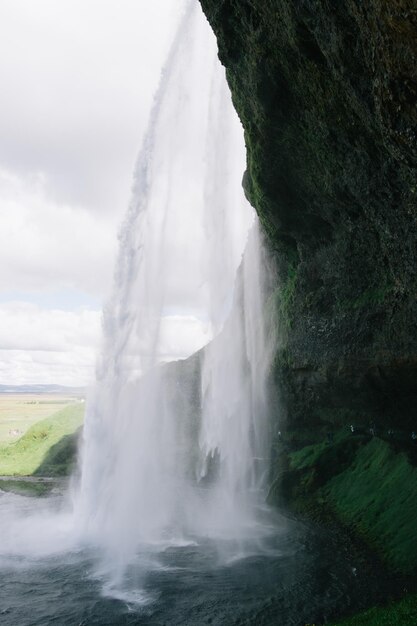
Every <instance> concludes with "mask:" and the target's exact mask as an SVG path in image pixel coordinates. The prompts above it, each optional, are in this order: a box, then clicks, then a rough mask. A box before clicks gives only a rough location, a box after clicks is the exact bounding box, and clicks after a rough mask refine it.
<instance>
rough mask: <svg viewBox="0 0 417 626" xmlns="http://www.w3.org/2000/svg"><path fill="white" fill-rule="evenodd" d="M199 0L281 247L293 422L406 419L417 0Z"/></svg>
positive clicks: (415, 362)
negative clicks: (214, 37)
mask: <svg viewBox="0 0 417 626" xmlns="http://www.w3.org/2000/svg"><path fill="white" fill-rule="evenodd" d="M200 2H201V5H202V7H203V10H204V11H205V13H206V15H207V17H208V19H209V22H210V24H211V25H212V27H213V30H214V32H215V34H216V36H217V39H218V45H219V56H220V59H221V61H222V63H223V64H224V65H225V67H226V72H227V78H228V82H229V85H230V87H231V91H232V97H233V101H234V105H235V107H236V110H237V112H238V114H239V116H240V119H241V121H242V124H243V127H244V130H245V139H246V146H247V171H246V173H245V176H244V187H245V191H246V194H247V196H248V198H249V200H250V202H251V203H252V204H253V206H254V207H255V208H256V210H257V212H258V214H259V216H260V218H261V222H262V224H263V227H264V230H265V232H266V233H267V235H268V238H269V243H270V247H271V250H272V253H273V255H274V258H275V260H276V265H277V281H276V286H275V290H274V292H273V293H272V295H271V307H273V309H274V311H275V314H274V315H275V319H276V324H277V325H279V331H280V346H279V349H278V351H277V354H276V359H275V368H274V376H275V380H276V383H277V385H279V387H280V389H281V394H282V397H283V399H284V401H285V406H286V407H287V409H286V412H287V416H288V424H290V425H291V428H293V427H297V428H299V429H302V428H303V427H305V428H307V429H311V428H312V427H313V428H316V427H320V428H327V427H329V425H331V426H332V427H333V426H334V427H337V426H340V425H343V424H346V423H349V422H351V421H355V422H357V423H358V422H359V423H360V424H363V425H366V424H368V423H369V422H376V424H377V425H379V426H381V427H384V428H385V427H387V426H391V425H394V426H397V427H401V428H403V429H415V428H417V303H416V294H417V276H416V272H417V141H416V135H417V107H416V100H417V97H416V96H417V7H416V4H415V1H414V0H365V1H363V0H344V1H343V2H328V1H327V0H297V1H296V2H295V1H294V0H200ZM281 428H282V424H281Z"/></svg>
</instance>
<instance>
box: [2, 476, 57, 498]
mask: <svg viewBox="0 0 417 626" xmlns="http://www.w3.org/2000/svg"><path fill="white" fill-rule="evenodd" d="M52 487H53V484H51V483H44V482H32V481H31V482H28V480H21V481H20V480H0V490H1V491H10V492H12V493H17V494H18V495H21V496H34V497H40V496H46V495H48V493H49V492H50V491H51V489H52Z"/></svg>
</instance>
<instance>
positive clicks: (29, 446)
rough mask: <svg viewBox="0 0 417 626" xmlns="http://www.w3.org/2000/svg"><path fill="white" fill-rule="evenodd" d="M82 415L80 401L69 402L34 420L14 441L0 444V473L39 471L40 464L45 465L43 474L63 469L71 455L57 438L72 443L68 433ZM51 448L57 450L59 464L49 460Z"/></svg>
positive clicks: (10, 474)
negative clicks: (69, 403) (77, 402)
mask: <svg viewBox="0 0 417 626" xmlns="http://www.w3.org/2000/svg"><path fill="white" fill-rule="evenodd" d="M83 416H84V405H82V404H72V405H70V406H68V407H66V408H65V409H63V410H62V411H59V412H58V413H55V414H54V415H52V416H51V417H48V418H46V419H44V420H42V421H40V422H37V423H36V424H34V425H33V426H32V427H31V428H29V430H28V431H27V432H26V433H25V434H24V435H23V437H21V438H20V439H18V441H16V442H15V443H12V444H9V445H3V446H0V475H3V476H29V475H32V474H39V473H40V472H39V469H40V468H41V467H44V468H45V469H48V468H49V471H46V472H45V475H48V474H64V473H66V471H67V470H68V469H69V464H70V462H72V460H73V455H71V454H66V451H65V447H66V446H65V445H63V443H61V445H60V442H64V443H65V444H69V443H70V444H71V445H73V441H72V440H71V437H70V439H68V437H69V436H72V435H74V433H75V432H76V431H77V429H78V428H79V427H80V426H81V424H82V421H83ZM52 449H53V450H54V451H55V452H56V453H59V452H60V453H61V454H58V455H57V456H56V460H58V465H60V467H56V466H55V464H54V463H53V462H52V458H53V455H52V457H51V456H50V454H51V450H52ZM48 459H50V462H49V463H48V462H47V461H48Z"/></svg>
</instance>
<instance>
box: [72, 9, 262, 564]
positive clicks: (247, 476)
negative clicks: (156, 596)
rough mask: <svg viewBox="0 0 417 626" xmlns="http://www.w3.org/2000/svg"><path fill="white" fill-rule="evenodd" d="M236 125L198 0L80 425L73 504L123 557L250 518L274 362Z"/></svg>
mask: <svg viewBox="0 0 417 626" xmlns="http://www.w3.org/2000/svg"><path fill="white" fill-rule="evenodd" d="M242 135H243V132H242V128H241V126H240V124H239V121H238V119H237V116H236V113H235V111H234V109H233V107H232V103H231V99H230V93H229V90H228V86H227V83H226V79H225V75H224V70H223V68H222V67H221V65H220V63H219V61H218V59H217V50H216V42H215V38H214V35H213V33H212V32H211V29H210V27H209V25H208V24H207V22H206V20H205V18H204V17H203V15H202V12H201V9H200V8H199V6H198V5H197V3H194V2H193V3H192V4H191V6H189V8H188V9H187V10H186V14H185V16H184V19H183V21H182V24H181V26H180V28H179V32H178V34H177V36H176V39H175V41H174V44H173V47H172V50H171V54H170V58H169V62H168V64H167V66H166V68H165V70H164V72H163V76H162V79H161V84H160V87H159V91H158V93H157V96H156V98H155V102H154V106H153V110H152V114H151V119H150V124H149V130H148V133H147V136H146V139H145V143H144V147H143V150H142V153H141V155H140V157H139V160H138V165H137V171H136V177H135V185H134V190H133V197H132V201H131V205H130V208H129V211H128V214H127V218H126V221H125V224H124V226H123V229H122V232H121V236H120V252H119V260H118V266H117V271H116V277H115V287H114V292H113V297H112V299H111V301H110V303H109V306H108V307H107V310H106V312H105V322H104V345H103V351H102V356H101V360H100V365H99V368H98V380H97V384H96V389H95V393H94V397H93V398H92V399H91V400H90V402H89V407H88V413H87V419H86V424H85V431H84V449H83V463H82V479H81V486H80V493H79V495H78V498H77V502H76V509H77V516H78V519H79V521H80V524H81V526H82V528H83V533H84V536H85V537H86V538H87V539H88V541H92V542H93V543H96V544H98V545H100V546H102V547H104V548H105V549H106V551H107V553H108V554H109V555H110V556H111V558H112V559H113V561H114V562H117V563H118V564H120V566H121V567H122V568H123V567H124V566H125V565H126V564H127V563H128V562H129V560H130V559H132V557H133V556H134V554H135V552H136V551H137V550H139V549H142V547H143V546H144V545H147V546H149V545H151V544H155V543H156V544H160V543H161V542H162V543H163V542H168V543H169V542H170V541H174V540H177V541H178V540H180V541H182V540H189V539H190V538H192V539H194V540H195V539H196V538H197V537H198V536H205V537H207V536H212V537H219V536H220V537H223V538H224V537H235V538H236V537H238V536H239V533H241V534H242V535H243V534H244V533H246V532H248V529H249V528H252V529H253V526H254V520H255V516H254V507H255V503H256V499H257V497H259V489H260V486H261V484H262V479H263V474H264V470H265V467H264V465H265V463H264V461H265V454H266V453H265V449H266V445H265V440H266V394H265V375H266V368H267V362H268V359H267V351H266V341H265V336H264V327H263V315H262V267H261V266H262V258H261V247H260V237H259V233H258V229H257V223H256V221H255V218H254V214H253V211H252V209H251V207H250V206H249V205H248V203H247V202H246V200H245V199H244V196H243V191H242V188H241V178H242V173H243V171H244V167H245V148H244V144H243V137H242ZM251 226H252V230H251V234H250V237H249V239H248V244H247V247H246V252H245V256H244V259H243V261H242V252H243V247H244V243H245V240H246V239H247V233H248V231H249V229H250V227H251ZM239 265H240V269H239V272H238V280H237V281H236V273H237V270H238V267H239ZM235 281H236V285H237V286H236V288H235V289H234V284H235ZM193 333H194V340H192V341H191V339H190V336H191V335H193ZM212 337H214V339H213V341H212V342H211V343H210V344H209V345H208V346H207V347H206V348H205V349H204V351H202V352H200V353H199V354H198V355H197V356H195V357H193V358H192V359H190V360H189V361H183V362H177V363H172V364H169V365H161V363H162V362H163V361H167V360H173V359H175V358H178V357H185V356H188V355H189V354H191V352H193V351H194V350H195V349H196V348H199V347H201V346H202V345H203V344H204V343H207V342H208V341H209V340H210V339H211V338H212ZM187 341H188V343H187Z"/></svg>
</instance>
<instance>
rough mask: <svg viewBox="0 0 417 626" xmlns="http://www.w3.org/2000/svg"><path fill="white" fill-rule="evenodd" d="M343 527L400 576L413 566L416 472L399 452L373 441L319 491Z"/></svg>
mask: <svg viewBox="0 0 417 626" xmlns="http://www.w3.org/2000/svg"><path fill="white" fill-rule="evenodd" d="M322 494H323V495H324V496H325V498H326V500H328V501H329V502H330V504H331V506H332V508H333V509H334V510H335V512H336V513H337V515H338V517H339V518H340V519H341V520H342V521H343V522H345V523H347V524H349V525H350V526H353V527H354V528H355V530H356V531H357V532H359V533H360V534H362V535H363V536H365V537H366V538H368V539H369V540H370V541H371V542H372V543H373V544H374V545H375V547H377V549H378V551H379V552H380V553H381V555H382V556H383V557H384V558H385V560H386V561H387V562H388V563H389V564H390V565H393V566H394V567H396V568H398V569H399V570H401V571H405V572H409V571H412V570H415V568H416V566H417V533H416V528H417V506H416V502H417V468H415V467H413V466H412V465H411V464H410V462H409V459H408V457H407V455H406V454H405V453H404V452H396V451H395V450H393V449H392V447H391V446H390V445H389V444H388V443H387V442H385V441H382V440H381V439H378V438H376V437H375V438H373V439H372V440H371V441H370V442H369V443H368V444H367V445H365V446H362V447H360V448H359V449H358V451H357V453H356V455H355V458H354V460H353V463H352V464H351V465H350V466H349V467H348V468H347V469H345V470H344V471H342V472H341V473H339V474H338V475H337V476H334V477H333V478H332V479H331V480H330V481H329V482H328V484H326V485H325V487H324V488H323V489H322Z"/></svg>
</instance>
